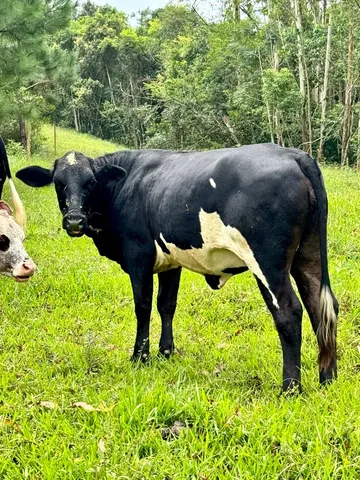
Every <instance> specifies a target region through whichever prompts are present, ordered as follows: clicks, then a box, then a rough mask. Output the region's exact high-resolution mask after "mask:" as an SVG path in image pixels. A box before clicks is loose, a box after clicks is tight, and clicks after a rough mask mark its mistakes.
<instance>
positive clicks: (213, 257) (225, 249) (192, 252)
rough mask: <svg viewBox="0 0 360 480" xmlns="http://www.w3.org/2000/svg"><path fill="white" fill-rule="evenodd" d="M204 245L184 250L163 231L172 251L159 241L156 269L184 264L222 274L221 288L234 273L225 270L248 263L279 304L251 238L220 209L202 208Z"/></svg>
mask: <svg viewBox="0 0 360 480" xmlns="http://www.w3.org/2000/svg"><path fill="white" fill-rule="evenodd" d="M199 220H200V229H201V232H200V233H201V237H202V240H203V245H202V247H201V248H190V249H187V250H182V249H181V248H178V247H177V246H176V245H175V244H173V243H168V242H167V241H166V239H165V238H164V235H163V234H160V239H161V240H162V242H164V244H165V246H166V248H167V249H168V250H169V252H170V253H169V254H168V253H165V252H163V250H162V249H161V247H160V245H159V244H158V243H157V242H156V241H155V248H156V260H155V265H154V272H156V273H158V272H161V271H165V270H168V269H170V268H175V267H178V266H183V267H184V268H187V269H189V270H192V271H194V272H197V273H202V274H203V275H205V274H209V275H219V276H220V277H221V278H220V279H219V288H221V287H222V286H223V285H224V284H225V283H226V281H227V280H228V279H229V278H230V277H231V276H232V275H231V274H229V273H224V271H225V270H226V269H229V268H239V267H247V268H248V269H249V270H250V271H251V272H252V273H253V274H254V275H255V276H256V277H257V278H258V279H259V280H260V281H261V283H263V285H264V286H265V287H266V288H267V290H268V291H269V293H270V295H271V298H272V301H273V304H274V306H275V307H276V308H279V305H278V301H277V299H276V297H275V295H274V294H273V292H272V291H271V289H270V286H269V283H268V281H267V279H266V277H265V275H264V274H263V272H262V271H261V268H260V266H259V264H258V262H257V260H256V258H255V256H254V253H253V251H252V250H251V248H250V246H249V244H248V242H247V241H246V239H245V238H244V236H243V235H242V234H241V232H240V231H239V230H237V229H236V228H234V227H231V226H230V225H227V226H226V225H225V224H224V223H223V221H222V220H221V218H220V215H219V214H218V213H217V212H213V213H206V212H204V210H202V209H201V210H200V212H199Z"/></svg>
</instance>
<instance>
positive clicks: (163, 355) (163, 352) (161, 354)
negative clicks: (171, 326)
mask: <svg viewBox="0 0 360 480" xmlns="http://www.w3.org/2000/svg"><path fill="white" fill-rule="evenodd" d="M173 353H174V350H171V349H170V348H164V349H161V350H159V352H158V356H159V357H161V358H166V360H169V358H171V357H172V355H173Z"/></svg>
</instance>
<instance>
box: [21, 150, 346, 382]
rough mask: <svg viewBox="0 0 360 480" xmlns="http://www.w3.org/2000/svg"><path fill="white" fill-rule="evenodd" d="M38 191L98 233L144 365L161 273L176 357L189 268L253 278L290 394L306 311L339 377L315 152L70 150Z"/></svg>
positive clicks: (325, 370)
mask: <svg viewBox="0 0 360 480" xmlns="http://www.w3.org/2000/svg"><path fill="white" fill-rule="evenodd" d="M17 177H18V178H19V179H20V180H22V181H23V182H25V183H27V184H28V185H30V186H32V187H42V186H45V185H49V184H50V183H51V182H54V184H55V188H56V192H57V196H58V201H59V206H60V210H61V212H62V214H63V228H64V229H65V230H66V231H67V233H68V234H69V235H71V236H73V237H78V236H81V235H83V234H85V235H87V236H89V237H91V238H92V239H93V241H94V242H95V245H96V246H97V248H98V250H99V253H100V254H101V255H105V256H106V257H108V258H110V259H111V260H114V261H116V262H118V263H119V264H120V265H121V267H122V268H123V269H124V270H125V272H127V273H128V274H129V276H130V280H131V283H132V288H133V294H134V301H135V313H136V317H137V335H136V342H135V348H134V354H133V359H139V360H143V361H144V360H146V359H147V357H148V355H149V323H150V311H151V303H152V295H153V275H154V273H157V274H158V278H159V293H158V299H157V306H158V310H159V313H160V316H161V319H162V333H161V339H160V353H161V354H163V355H164V356H166V357H168V356H169V355H170V354H171V353H172V352H173V349H174V343H173V333H172V321H173V316H174V312H175V308H176V301H177V293H178V288H179V280H180V272H181V267H184V268H187V269H189V270H192V271H194V272H198V273H201V274H202V275H204V276H205V278H206V281H207V283H208V284H209V285H210V286H211V287H212V288H214V289H217V288H221V287H222V286H223V285H224V284H225V282H226V281H227V280H228V279H229V278H230V277H231V276H232V275H235V274H238V273H241V272H244V271H245V270H250V271H251V272H252V273H253V274H254V276H255V278H256V280H257V282H258V285H259V288H260V291H261V293H262V295H263V298H264V300H265V302H266V304H267V306H268V308H269V310H270V312H271V313H272V316H273V318H274V320H275V325H276V327H277V330H278V333H279V336H280V341H281V345H282V350H283V389H284V390H288V389H290V388H293V387H298V388H300V346H301V320H302V307H301V304H300V301H299V300H298V298H297V296H296V294H295V292H294V289H293V287H292V285H291V281H290V274H291V275H292V276H293V277H294V278H295V280H296V283H297V285H298V289H299V292H300V295H301V298H302V300H303V303H304V305H305V307H306V309H307V311H308V313H309V316H310V319H311V322H312V326H313V329H314V331H315V333H316V336H317V339H318V343H319V369H320V382H321V383H324V382H327V381H330V380H331V379H332V378H334V377H335V376H336V323H337V310H338V307H337V301H336V299H335V297H334V295H333V293H332V291H331V288H330V280H329V273H328V261H327V239H326V229H327V198H326V192H325V188H324V184H323V179H322V176H321V172H320V170H319V168H318V166H317V164H316V163H315V161H314V160H313V159H312V158H311V157H309V156H308V155H307V154H305V153H304V152H302V151H300V150H297V149H291V148H281V147H278V146H277V145H273V144H262V145H251V146H244V147H241V148H230V149H223V150H216V151H205V152H193V151H190V152H175V151H164V150H142V151H120V152H116V153H113V154H110V155H105V156H103V157H99V158H96V159H94V160H93V159H91V158H88V157H86V156H84V155H83V154H81V153H78V152H69V153H68V154H66V155H65V156H64V157H62V158H60V159H58V160H56V161H55V164H54V166H53V168H52V169H50V170H48V169H44V168H41V167H37V166H32V167H27V168H24V169H22V170H20V171H19V172H18V173H17Z"/></svg>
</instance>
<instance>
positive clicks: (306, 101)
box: [294, 0, 312, 155]
mask: <svg viewBox="0 0 360 480" xmlns="http://www.w3.org/2000/svg"><path fill="white" fill-rule="evenodd" d="M294 14H295V27H296V32H297V43H298V62H299V84H300V85H299V86H300V94H301V98H302V108H301V137H302V144H303V149H304V150H306V151H307V152H309V153H310V155H311V154H312V132H311V105H310V85H309V78H308V74H307V67H306V59H305V51H304V41H303V27H302V19H301V10H300V3H299V0H294Z"/></svg>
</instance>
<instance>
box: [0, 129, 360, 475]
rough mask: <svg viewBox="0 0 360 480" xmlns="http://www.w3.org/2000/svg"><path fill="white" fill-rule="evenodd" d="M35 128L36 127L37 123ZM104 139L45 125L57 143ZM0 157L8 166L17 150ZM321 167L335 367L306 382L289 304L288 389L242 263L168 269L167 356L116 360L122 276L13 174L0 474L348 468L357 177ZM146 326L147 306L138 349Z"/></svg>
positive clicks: (359, 406)
mask: <svg viewBox="0 0 360 480" xmlns="http://www.w3.org/2000/svg"><path fill="white" fill-rule="evenodd" d="M45 132H46V134H47V136H48V137H50V134H51V128H50V127H49V128H48V129H47V130H45ZM47 148H48V153H47V154H44V155H43V158H42V159H41V164H42V165H48V166H50V165H51V162H52V161H53V160H54V155H53V153H52V152H51V148H52V144H51V139H49V140H48V147H47ZM117 148H118V147H117V146H115V145H112V144H109V143H108V142H102V141H100V140H97V139H94V138H91V137H88V136H82V135H79V134H75V133H74V132H71V131H67V130H60V131H59V132H58V151H57V156H60V155H61V154H63V153H65V152H66V151H68V150H71V149H76V150H80V151H83V152H84V153H86V154H88V155H92V156H95V155H97V154H101V153H104V152H105V151H113V150H116V149H117ZM35 161H36V163H38V159H33V160H32V162H35ZM11 164H12V169H13V171H14V172H15V171H16V170H17V169H18V168H20V167H21V166H23V165H24V164H25V161H24V160H23V159H15V158H12V159H11ZM324 174H325V179H326V184H327V188H328V193H329V198H330V227H329V248H330V252H329V256H330V270H331V278H332V284H333V289H334V291H335V293H336V295H337V297H338V299H339V301H340V312H341V313H340V322H339V357H340V359H339V379H338V381H336V382H335V383H334V384H333V385H332V386H331V387H330V388H328V389H320V388H319V386H318V382H317V377H318V373H317V367H316V356H317V349H316V342H315V338H314V335H313V333H312V331H311V328H310V325H309V323H310V322H309V320H308V318H307V316H305V318H304V334H303V383H304V394H303V395H301V396H299V397H296V398H283V397H279V392H280V384H281V350H280V345H279V340H278V337H277V333H276V331H275V329H274V327H273V323H272V320H271V317H270V315H269V313H268V311H267V310H266V308H265V306H264V303H263V301H262V299H261V297H260V294H259V292H258V289H257V286H256V282H255V281H254V279H253V278H252V277H251V275H249V274H243V275H241V276H238V277H237V278H235V279H233V280H231V281H230V282H229V283H228V284H227V286H226V287H225V288H224V289H223V290H222V291H220V292H213V291H211V290H209V288H208V286H207V285H206V283H205V281H204V279H203V277H201V276H199V275H195V274H192V273H189V272H184V274H183V277H182V282H181V288H180V295H179V303H178V309H177V313H176V319H175V342H176V345H177V347H178V349H179V353H178V354H177V355H176V357H175V358H174V359H172V360H171V361H169V362H166V361H162V360H160V359H157V358H154V359H153V360H152V362H151V363H150V364H149V365H148V366H146V367H138V366H134V365H132V364H131V363H130V362H129V358H130V354H131V350H132V347H133V342H134V338H135V317H134V314H133V303H132V293H131V288H130V282H129V279H128V277H127V275H125V274H124V273H122V272H121V270H120V268H119V267H118V265H116V264H115V263H112V262H110V261H109V260H107V259H105V258H102V257H100V256H99V255H98V253H97V251H96V249H95V247H94V246H93V244H92V242H91V240H89V239H86V238H81V239H70V238H69V237H67V236H66V234H65V233H64V232H63V231H62V230H61V228H60V227H61V218H60V213H59V212H58V208H57V202H56V198H55V192H54V190H53V188H44V189H40V190H34V189H31V188H29V187H27V186H25V185H23V184H20V182H17V183H16V184H17V187H18V190H19V192H20V195H21V197H22V198H23V200H24V202H25V205H26V209H27V216H28V231H27V240H26V248H27V250H28V252H29V254H30V255H31V256H32V257H33V258H34V260H35V261H36V263H37V265H38V267H39V270H38V273H37V275H36V276H35V277H34V278H33V279H32V280H31V282H29V283H28V284H26V285H23V284H16V283H15V282H12V281H9V280H6V279H3V280H1V295H2V302H1V313H2V316H1V324H0V325H1V326H0V328H1V335H0V368H1V377H0V382H1V383H0V385H1V390H0V391H1V399H0V400H1V401H0V478H6V479H8V478H9V479H22V478H30V479H34V480H35V479H84V478H89V479H92V478H101V479H102V478H104V479H105V478H117V479H120V478H121V479H130V480H134V479H139V480H140V479H162V480H165V479H168V480H170V479H174V480H175V479H186V480H187V479H202V480H205V479H209V480H213V479H214V480H216V479H232V478H234V479H249V480H250V479H289V480H290V479H291V480H293V479H319V480H323V479H355V478H359V477H360V451H359V440H360V438H359V437H360V415H359V411H360V382H359V371H360V331H359V326H360V296H359V292H360V275H359V260H360V221H359V220H360V197H359V183H360V180H359V177H358V175H357V174H356V173H355V172H353V171H350V170H347V171H341V170H336V169H330V168H329V169H324ZM7 194H8V190H7V189H6V192H5V197H6V198H8V195H7ZM159 332H160V321H159V317H158V314H157V312H156V310H155V309H154V312H153V315H152V330H151V340H152V347H151V351H152V353H153V356H154V357H155V354H156V351H157V344H158V340H159ZM45 401H46V402H53V403H52V404H45V406H42V405H41V402H45ZM75 402H86V403H87V404H88V405H92V406H93V407H94V408H95V410H94V411H86V410H83V409H81V408H74V407H72V405H73V404H74V403H75ZM49 406H50V407H51V408H49ZM175 421H181V422H182V423H183V424H184V425H185V428H182V429H181V431H180V435H179V437H178V438H176V437H171V436H167V437H165V439H164V438H163V435H162V429H163V428H166V427H171V426H172V425H173V424H174V422H175Z"/></svg>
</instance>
